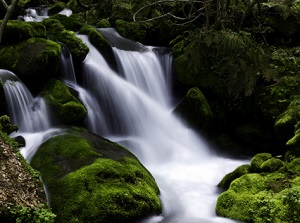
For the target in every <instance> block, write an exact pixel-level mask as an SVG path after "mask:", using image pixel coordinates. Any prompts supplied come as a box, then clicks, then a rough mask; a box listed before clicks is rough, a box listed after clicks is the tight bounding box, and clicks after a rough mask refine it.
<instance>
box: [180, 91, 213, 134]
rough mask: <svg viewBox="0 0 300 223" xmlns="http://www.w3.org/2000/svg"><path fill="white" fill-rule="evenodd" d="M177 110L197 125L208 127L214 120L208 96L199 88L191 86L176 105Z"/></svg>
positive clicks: (190, 122)
mask: <svg viewBox="0 0 300 223" xmlns="http://www.w3.org/2000/svg"><path fill="white" fill-rule="evenodd" d="M175 112H176V113H178V114H180V115H181V116H182V117H183V118H184V119H186V120H187V122H188V123H189V124H190V125H192V126H196V127H200V128H207V127H208V126H209V124H210V122H211V121H212V118H213V113H212V111H211V109H210V106H209V104H208V102H207V101H206V98H205V97H204V95H203V94H202V92H201V91H200V90H199V88H196V87H194V88H191V89H190V90H189V91H188V92H187V94H186V96H185V97H184V98H183V99H182V101H181V102H180V103H179V105H178V106H177V107H176V109H175Z"/></svg>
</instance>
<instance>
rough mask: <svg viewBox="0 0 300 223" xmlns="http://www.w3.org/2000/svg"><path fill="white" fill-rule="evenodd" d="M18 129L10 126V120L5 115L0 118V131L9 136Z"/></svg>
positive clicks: (15, 126)
mask: <svg viewBox="0 0 300 223" xmlns="http://www.w3.org/2000/svg"><path fill="white" fill-rule="evenodd" d="M18 129H19V127H18V126H17V125H15V124H14V125H12V124H10V118H9V117H8V116H7V115H3V116H0V131H2V132H5V133H6V134H7V135H9V134H10V133H12V132H15V131H17V130H18Z"/></svg>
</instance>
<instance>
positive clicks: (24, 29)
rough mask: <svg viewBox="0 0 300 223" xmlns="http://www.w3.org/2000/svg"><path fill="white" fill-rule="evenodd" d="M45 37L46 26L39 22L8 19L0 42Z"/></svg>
mask: <svg viewBox="0 0 300 223" xmlns="http://www.w3.org/2000/svg"><path fill="white" fill-rule="evenodd" d="M0 23H1V21H0ZM32 37H36V38H46V28H45V26H44V25H43V24H41V23H36V22H24V21H19V20H9V22H8V23H7V25H6V27H5V30H4V32H3V39H2V42H1V43H2V44H8V43H10V44H11V43H16V42H19V41H21V40H26V39H30V38H32Z"/></svg>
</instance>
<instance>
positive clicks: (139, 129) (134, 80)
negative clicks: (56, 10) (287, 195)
mask: <svg viewBox="0 0 300 223" xmlns="http://www.w3.org/2000/svg"><path fill="white" fill-rule="evenodd" d="M100 32H101V33H105V34H104V35H105V36H106V38H108V40H109V41H110V40H111V39H110V37H113V38H112V41H111V45H112V47H113V50H114V53H115V56H116V60H117V63H118V66H119V67H118V70H119V71H120V72H119V73H116V72H115V71H113V70H112V69H111V68H110V67H109V65H108V63H107V62H106V61H105V59H104V58H103V56H102V55H101V54H100V53H99V52H98V51H97V50H96V49H95V47H94V46H93V45H92V44H91V43H90V42H89V40H88V38H87V37H86V36H83V35H79V37H80V38H81V39H82V40H83V41H84V42H85V43H86V44H87V45H88V46H89V48H90V52H89V54H88V55H87V57H86V59H85V60H84V62H83V70H82V72H83V75H82V76H83V77H84V80H83V88H85V89H86V90H87V91H88V92H89V93H90V94H91V95H93V97H94V100H95V101H94V103H95V104H98V108H100V110H101V120H100V119H99V120H97V119H94V120H90V122H91V123H98V125H100V126H101V130H100V131H99V132H96V133H97V134H101V135H104V136H105V137H107V138H109V139H110V140H112V141H116V142H118V143H119V144H121V145H123V146H125V147H127V148H129V149H130V150H131V151H132V152H133V153H134V154H135V155H136V156H137V157H138V158H139V159H140V160H141V162H142V163H143V164H144V165H145V166H146V167H147V169H148V170H149V171H150V172H151V173H152V175H153V176H154V177H155V179H156V181H157V183H158V186H159V188H160V190H161V200H162V203H163V207H164V213H163V214H162V216H158V217H157V216H156V217H151V218H149V219H145V220H144V221H143V223H156V222H169V223H181V222H197V223H199V222H205V223H207V222H222V223H224V222H234V221H232V220H229V219H224V218H220V217H217V216H216V215H215V212H214V207H215V202H216V199H217V196H218V192H217V188H216V185H217V183H218V182H219V181H220V180H221V178H222V177H223V176H224V175H225V174H226V173H227V172H229V171H231V170H233V168H235V167H236V166H238V165H240V164H241V163H243V161H238V160H231V159H227V158H222V157H218V156H216V155H215V154H213V152H211V151H210V150H209V148H208V147H207V145H206V143H205V142H204V139H202V138H201V136H199V135H197V134H196V133H194V131H193V130H192V129H190V128H188V127H187V126H185V125H184V124H183V122H182V121H181V120H180V119H179V118H178V117H176V116H175V115H174V114H172V110H173V107H172V103H171V102H170V101H168V98H171V96H170V95H169V94H170V92H171V90H170V83H169V80H170V75H171V74H170V73H166V72H171V55H170V54H164V55H163V56H162V55H161V53H157V51H156V50H155V48H153V47H147V46H141V44H139V43H133V42H130V43H129V42H128V41H127V40H124V38H122V37H120V36H118V35H117V34H116V33H115V31H114V30H112V29H110V30H105V31H104V32H103V30H100ZM118 41H120V42H118ZM124 46H125V47H124ZM160 56H162V57H163V58H159V57H160ZM89 118H91V117H89Z"/></svg>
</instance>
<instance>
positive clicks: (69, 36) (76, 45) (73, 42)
mask: <svg viewBox="0 0 300 223" xmlns="http://www.w3.org/2000/svg"><path fill="white" fill-rule="evenodd" d="M42 23H43V24H44V25H45V26H46V28H47V32H48V37H49V38H50V39H51V40H53V41H56V42H62V43H64V44H65V45H66V46H67V47H68V48H69V50H70V52H71V54H72V57H73V59H74V60H75V61H83V60H84V59H85V57H86V55H87V53H88V52H89V48H88V47H87V45H85V44H84V43H83V41H82V40H81V39H80V38H78V37H77V36H76V34H75V32H73V31H70V30H66V29H65V28H64V26H63V25H62V24H61V22H60V21H59V20H57V19H52V18H48V19H45V20H43V22H42Z"/></svg>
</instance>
